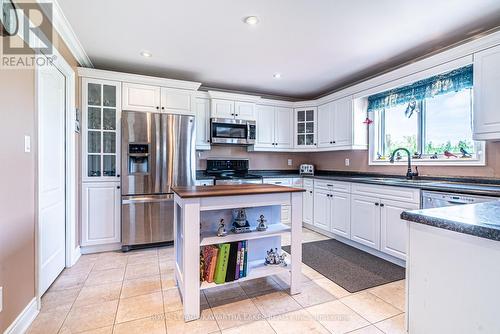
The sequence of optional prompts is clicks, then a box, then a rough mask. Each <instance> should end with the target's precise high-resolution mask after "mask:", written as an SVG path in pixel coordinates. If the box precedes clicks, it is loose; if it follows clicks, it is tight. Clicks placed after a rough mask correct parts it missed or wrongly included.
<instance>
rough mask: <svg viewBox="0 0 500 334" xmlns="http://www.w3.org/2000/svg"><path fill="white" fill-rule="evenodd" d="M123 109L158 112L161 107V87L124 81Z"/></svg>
mask: <svg viewBox="0 0 500 334" xmlns="http://www.w3.org/2000/svg"><path fill="white" fill-rule="evenodd" d="M122 95H123V103H122V104H123V110H133V111H144V112H155V111H156V112H158V111H160V107H161V88H160V87H158V86H150V85H141V84H135V83H128V82H124V83H123V93H122Z"/></svg>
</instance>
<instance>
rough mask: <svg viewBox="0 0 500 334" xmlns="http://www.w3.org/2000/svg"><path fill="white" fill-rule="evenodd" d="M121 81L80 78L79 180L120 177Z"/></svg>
mask: <svg viewBox="0 0 500 334" xmlns="http://www.w3.org/2000/svg"><path fill="white" fill-rule="evenodd" d="M120 85H121V83H120V82H114V81H105V80H95V79H87V78H84V79H83V80H82V117H81V118H82V125H83V126H82V148H83V156H82V160H83V161H82V165H83V170H82V174H83V175H82V179H83V180H84V181H118V180H119V178H120V115H121V104H120V101H121V97H120V91H121V86H120Z"/></svg>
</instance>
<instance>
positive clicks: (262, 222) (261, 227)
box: [257, 215, 267, 231]
mask: <svg viewBox="0 0 500 334" xmlns="http://www.w3.org/2000/svg"><path fill="white" fill-rule="evenodd" d="M257 222H258V223H259V225H257V231H265V230H267V224H266V222H267V220H266V219H264V215H260V217H259V219H257Z"/></svg>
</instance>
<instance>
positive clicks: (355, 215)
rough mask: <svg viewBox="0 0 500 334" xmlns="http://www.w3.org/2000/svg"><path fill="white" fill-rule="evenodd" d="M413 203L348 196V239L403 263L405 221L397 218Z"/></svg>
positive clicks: (405, 241)
mask: <svg viewBox="0 0 500 334" xmlns="http://www.w3.org/2000/svg"><path fill="white" fill-rule="evenodd" d="M418 208H419V205H418V204H417V203H406V202H400V201H393V200H387V199H381V198H376V197H368V196H360V195H352V200H351V213H352V215H351V240H353V241H356V242H359V243H360V244H363V245H366V246H369V247H372V248H375V249H377V250H380V251H382V252H384V253H386V254H389V255H392V256H394V257H397V258H400V259H403V260H406V246H407V245H406V243H407V239H408V235H407V234H408V222H406V221H405V220H402V219H401V218H400V216H401V213H402V212H403V211H407V210H417V209H418Z"/></svg>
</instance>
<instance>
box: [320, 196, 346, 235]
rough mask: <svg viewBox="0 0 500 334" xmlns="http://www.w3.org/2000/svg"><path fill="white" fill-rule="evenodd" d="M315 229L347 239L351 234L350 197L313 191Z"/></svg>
mask: <svg viewBox="0 0 500 334" xmlns="http://www.w3.org/2000/svg"><path fill="white" fill-rule="evenodd" d="M313 225H314V226H315V227H318V228H320V229H323V230H326V231H328V232H332V233H335V234H337V235H340V236H343V237H345V238H349V237H350V234H351V195H350V194H349V193H343V192H338V191H331V190H324V189H314V224H313Z"/></svg>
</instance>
